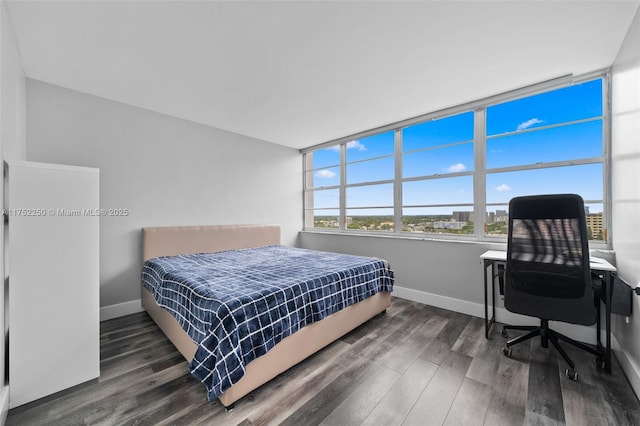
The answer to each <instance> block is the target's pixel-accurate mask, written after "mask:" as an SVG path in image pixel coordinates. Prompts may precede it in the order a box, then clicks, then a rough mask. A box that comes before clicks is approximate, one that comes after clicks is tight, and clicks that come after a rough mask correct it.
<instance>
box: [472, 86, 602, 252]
mask: <svg viewBox="0 0 640 426" xmlns="http://www.w3.org/2000/svg"><path fill="white" fill-rule="evenodd" d="M602 85H603V79H597V80H592V81H588V82H584V83H582V84H575V85H572V86H570V87H566V88H562V89H557V90H553V91H550V92H545V93H541V94H538V95H534V96H529V97H526V98H523V99H517V100H513V101H508V102H504V103H500V104H497V105H493V106H489V107H487V109H486V115H487V122H486V129H487V132H486V135H487V136H486V167H487V170H486V194H487V195H486V206H487V213H488V215H487V219H486V229H485V232H486V234H487V235H506V233H507V227H506V223H504V222H503V216H504V212H506V210H507V205H508V203H509V200H510V199H511V198H512V197H515V196H520V195H533V194H541V193H562V192H568V193H577V194H580V195H581V196H582V198H583V199H584V201H585V207H586V209H587V212H586V213H587V214H588V215H589V216H590V217H592V218H593V220H592V223H591V224H590V226H589V228H590V229H589V232H590V239H592V240H604V239H605V231H604V230H605V228H604V227H603V225H602V223H603V221H602V219H603V214H604V205H605V202H604V193H605V190H604V155H603V151H604V148H603V147H604V143H603V140H604V138H603V134H604V131H603V129H604V117H603V87H602ZM498 211H500V212H503V213H502V214H501V215H498V214H497V212H498ZM596 220H597V221H599V222H598V223H599V225H597V226H596V225H595V223H596Z"/></svg>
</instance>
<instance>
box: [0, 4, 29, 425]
mask: <svg viewBox="0 0 640 426" xmlns="http://www.w3.org/2000/svg"><path fill="white" fill-rule="evenodd" d="M24 92H25V78H24V70H23V69H22V63H21V60H20V53H19V51H18V46H17V43H16V38H15V34H14V31H13V28H12V25H11V20H10V18H9V14H8V13H7V9H6V4H5V2H4V1H2V2H0V99H1V101H0V157H1V158H2V159H3V160H23V159H24V158H25V112H24V103H25V93H24ZM0 200H4V178H3V179H2V184H0ZM3 206H4V204H3ZM0 242H2V244H0V260H2V259H4V256H5V252H6V250H5V248H6V243H5V235H4V227H3V226H0ZM0 277H2V283H3V285H2V288H3V291H0V330H2V336H3V337H2V338H0V424H2V423H4V419H5V418H6V415H7V410H8V407H9V404H8V403H9V391H8V387H7V383H6V381H7V377H5V375H4V372H5V368H4V365H5V362H6V359H5V349H6V336H7V330H6V329H7V327H6V324H5V311H6V309H7V307H6V306H5V293H6V291H7V288H6V286H5V285H4V283H5V280H4V277H5V270H4V265H3V262H2V261H0Z"/></svg>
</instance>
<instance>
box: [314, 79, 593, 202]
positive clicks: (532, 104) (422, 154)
mask: <svg viewBox="0 0 640 426" xmlns="http://www.w3.org/2000/svg"><path fill="white" fill-rule="evenodd" d="M601 99H602V81H601V80H599V79H598V80H595V81H591V82H586V83H582V84H578V85H573V86H570V87H567V88H563V89H559V90H555V91H553V92H548V93H543V94H540V95H536V96H531V97H527V98H524V99H519V100H514V101H510V102H507V103H503V104H499V105H494V106H489V107H487V114H486V116H487V118H486V128H487V146H486V152H487V157H486V158H487V164H486V166H487V170H488V171H490V170H491V169H494V168H501V167H511V166H521V165H531V164H536V163H548V162H553V161H563V160H568V159H581V158H593V157H600V156H601V155H602V122H601V120H595V121H586V122H581V123H577V124H573V125H570V126H562V127H555V128H550V129H545V130H538V131H531V130H532V129H536V128H540V127H545V126H553V125H555V124H560V123H566V122H570V121H575V120H584V119H589V118H593V117H600V116H602V103H601ZM402 138H403V171H402V173H403V177H415V176H432V175H445V176H446V175H447V174H450V173H457V172H472V171H473V168H474V156H473V113H472V112H467V113H462V114H459V115H456V116H453V117H447V118H444V119H440V120H435V121H430V122H426V123H422V124H419V125H415V126H411V127H408V128H405V129H403V134H402ZM393 139H394V134H393V132H392V131H390V132H386V133H382V134H379V135H374V136H371V137H367V138H363V139H360V140H354V141H351V142H349V143H348V145H347V183H357V182H366V181H376V180H386V179H393V173H394V172H393V165H394V160H393ZM377 157H383V158H379V159H375V160H371V161H366V162H361V163H359V162H358V161H359V160H365V159H372V158H377ZM339 159H340V153H339V150H338V149H335V148H327V149H322V150H319V151H315V152H314V153H313V164H314V165H313V168H314V169H315V170H314V182H315V186H331V185H338V184H339V179H340V176H339V167H338V163H339ZM354 162H355V163H354ZM486 187H487V203H505V204H506V203H508V201H509V199H511V198H513V197H514V196H518V195H526V194H535V193H545V192H552V193H553V192H555V193H558V192H576V193H579V194H580V195H582V196H583V198H585V200H588V199H602V198H603V194H602V191H603V190H602V166H601V165H599V164H598V165H582V166H572V167H556V168H550V169H543V170H531V171H520V172H502V173H490V172H489V173H487V180H486ZM337 195H338V191H337V190H335V191H321V192H318V193H317V196H316V198H315V206H316V207H335V208H337V207H338V199H337ZM472 202H473V179H472V177H471V176H460V177H455V178H448V179H435V180H434V179H431V180H424V181H417V182H405V183H404V184H403V204H404V205H415V204H444V203H448V204H455V203H472ZM392 204H393V187H392V185H390V184H387V185H376V186H373V187H358V188H351V189H350V188H347V208H348V207H356V206H362V207H373V206H388V205H392ZM590 207H591V211H592V212H597V211H601V206H598V205H594V206H590ZM496 208H498V209H504V207H496ZM421 210H422V211H423V212H424V213H421V212H420V211H421ZM436 210H437V211H436ZM452 210H465V208H452V207H447V208H444V209H429V210H428V211H427V210H426V209H415V210H412V211H411V212H410V213H409V212H408V211H407V214H437V213H440V211H442V212H449V213H450V212H451V211H452ZM488 210H489V211H492V210H495V208H491V207H489V208H488ZM354 212H355V211H354ZM358 213H359V214H383V213H381V211H379V210H375V211H364V210H362V211H359V212H358ZM319 214H321V213H319Z"/></svg>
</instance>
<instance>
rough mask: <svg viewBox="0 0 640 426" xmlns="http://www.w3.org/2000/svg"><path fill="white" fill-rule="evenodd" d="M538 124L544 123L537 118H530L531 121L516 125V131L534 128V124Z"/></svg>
mask: <svg viewBox="0 0 640 426" xmlns="http://www.w3.org/2000/svg"><path fill="white" fill-rule="evenodd" d="M540 123H544V121H543V120H540V119H538V118H532V119H531V120H527V121H523V122H522V123H520V124H518V130H524V129H528V128H529V127H531V126H535V125H536V124H540Z"/></svg>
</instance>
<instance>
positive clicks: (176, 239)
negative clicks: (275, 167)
mask: <svg viewBox="0 0 640 426" xmlns="http://www.w3.org/2000/svg"><path fill="white" fill-rule="evenodd" d="M142 236H143V238H142V240H143V260H144V261H145V265H144V266H143V285H142V305H143V307H144V308H145V310H146V311H147V312H148V313H149V315H150V316H151V318H152V319H153V320H154V321H155V322H156V324H157V325H158V326H159V328H160V329H161V330H162V331H163V332H164V333H165V335H166V336H167V337H168V338H169V340H170V341H171V342H172V343H173V344H174V345H175V347H176V348H177V349H178V350H179V351H180V353H181V354H182V355H183V356H184V357H185V359H186V360H187V361H189V362H190V370H192V374H194V376H196V377H197V378H198V379H200V380H202V377H201V376H197V375H196V374H195V373H197V371H195V367H194V364H197V363H198V362H200V363H201V362H202V359H201V358H202V354H203V353H204V354H205V355H206V354H207V353H209V354H210V353H211V352H212V350H213V349H212V348H205V349H203V347H202V346H203V345H204V343H203V345H199V344H197V343H195V341H198V342H202V341H203V340H200V339H196V338H194V337H193V336H194V334H193V332H192V330H191V329H189V327H188V326H184V324H185V319H184V318H181V317H180V315H177V314H176V312H174V311H173V310H172V308H171V306H167V305H168V304H167V302H166V300H164V299H163V298H162V296H161V295H162V294H164V293H162V292H160V291H158V290H157V289H155V288H152V287H151V286H150V284H149V282H148V281H149V279H148V278H145V274H146V275H149V271H151V270H152V269H151V268H155V270H163V271H164V272H167V271H165V270H168V269H171V268H173V266H166V265H167V264H165V257H166V256H172V257H173V256H175V257H176V258H178V259H184V261H186V262H187V265H191V264H193V265H197V264H198V263H199V262H200V261H201V259H200V257H207V258H209V257H212V258H215V259H218V258H220V257H222V258H229V256H243V257H244V258H254V257H255V255H256V253H258V252H259V253H260V256H263V255H267V256H269V255H271V254H269V253H275V255H274V256H276V257H278V256H280V253H281V252H284V251H286V252H287V255H289V254H288V252H289V250H294V253H293V254H294V256H312V255H313V256H315V255H316V253H307V252H311V251H304V250H303V249H293V248H284V247H283V246H281V245H280V227H279V226H276V225H219V226H187V227H149V228H143V229H142ZM300 250H303V251H300ZM263 252H264V253H266V254H263ZM212 253H213V254H212ZM322 253H323V252H318V253H317V254H318V255H321V254H322ZM325 255H329V254H328V253H325ZM332 255H334V256H345V257H347V256H346V255H337V254H332ZM229 259H234V258H229ZM305 259H306V258H305ZM320 259H322V257H320ZM331 259H333V258H331ZM377 260H378V261H380V259H377ZM147 261H149V262H147ZM234 261H235V260H232V262H234ZM154 262H155V263H154ZM189 262H195V263H189ZM227 262H229V260H228V259H227ZM381 262H384V263H385V264H386V262H385V261H381ZM331 263H332V264H333V263H335V262H334V261H331ZM158 265H159V266H158ZM386 267H387V268H388V264H386ZM196 269H197V268H194V269H193V270H194V271H195V270H196ZM190 270H191V269H190ZM171 271H172V269H171ZM167 273H169V272H167ZM154 274H156V272H154ZM349 274H351V272H349V273H348V274H347V275H349ZM191 275H193V274H191ZM383 275H384V277H383V276H381V278H380V281H381V282H382V281H384V284H385V285H381V286H380V287H379V288H378V290H367V294H364V293H363V294H362V295H360V296H358V298H360V299H362V300H360V301H356V302H355V303H353V304H349V305H348V306H346V307H343V308H342V307H341V305H340V307H341V309H340V310H338V311H335V312H331V313H329V314H328V315H326V316H324V317H318V318H316V319H315V320H313V321H307V322H306V324H303V325H301V326H300V327H299V329H296V328H295V327H291V331H290V332H289V333H290V334H288V335H286V337H284V338H282V339H281V340H276V341H275V344H273V345H272V346H269V347H268V348H267V350H266V351H257V352H256V351H255V348H254V352H256V354H255V356H254V357H252V359H250V361H249V362H248V363H246V364H245V365H242V366H241V370H242V374H241V377H240V378H232V379H231V382H230V383H229V384H227V385H225V386H224V387H223V388H217V389H215V390H213V389H212V387H213V386H216V383H213V384H208V383H207V382H206V381H203V383H204V384H205V386H206V387H207V390H208V394H209V398H210V399H212V397H217V398H218V399H219V400H220V401H221V403H222V404H223V405H224V406H225V407H227V408H229V407H232V406H233V404H234V403H235V402H236V401H238V400H239V399H240V398H242V397H243V396H245V395H247V394H248V393H250V392H251V391H252V390H254V389H256V388H257V387H259V386H261V385H262V384H264V383H266V382H268V381H269V380H271V379H272V378H274V377H276V376H277V375H278V374H280V373H282V372H284V371H286V370H287V369H288V368H290V367H291V366H293V365H295V364H297V363H299V362H300V361H302V360H304V359H305V358H307V357H308V356H310V355H312V354H313V353H315V352H316V351H318V350H320V349H322V348H323V347H325V346H326V345H328V344H329V343H331V342H333V341H335V340H336V339H338V338H340V337H341V336H342V335H344V334H346V333H348V332H349V331H351V330H353V329H354V328H356V327H358V326H359V325H361V324H363V323H364V322H366V321H367V320H369V319H370V318H372V317H374V316H376V315H377V314H379V313H381V312H383V311H385V310H386V309H387V308H388V307H389V306H390V303H391V294H390V292H391V287H392V284H393V272H392V271H391V270H390V269H388V271H387V272H383ZM171 277H173V275H171ZM252 277H253V276H252ZM329 278H330V277H329V276H327V277H323V278H321V280H328V279H329ZM145 279H146V280H147V282H145ZM196 279H198V278H197V277H196ZM316 279H317V278H314V280H316ZM169 281H175V279H173V278H172V279H171V280H169ZM229 282H231V281H229ZM323 282H324V281H323ZM369 286H370V285H369ZM165 293H166V292H165ZM351 293H353V291H350V292H349V294H351ZM368 293H371V294H368ZM156 299H158V300H159V301H160V302H159V303H158V301H157V300H156ZM327 300H329V299H327ZM330 300H332V301H333V300H334V296H331V298H330ZM161 305H162V306H161ZM345 305H346V303H345ZM225 306H226V305H225ZM336 306H337V305H336ZM166 308H169V309H168V310H167V309H166ZM333 309H337V308H335V307H334V308H333ZM245 310H246V309H245ZM170 312H171V313H170ZM185 315H186V314H185ZM188 315H195V314H193V313H189V314H188ZM314 315H315V314H314ZM178 318H179V319H178ZM179 321H180V322H179ZM181 322H182V325H181ZM186 322H187V323H188V322H189V321H186ZM187 330H188V331H187ZM285 334H286V333H285ZM194 340H195V341H194ZM216 342H217V344H221V343H220V341H216ZM236 343H237V342H236ZM267 346H268V345H267ZM262 352H264V353H262ZM198 357H200V358H198ZM198 360H200V361H198ZM209 379H210V378H209ZM209 379H208V380H209Z"/></svg>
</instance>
